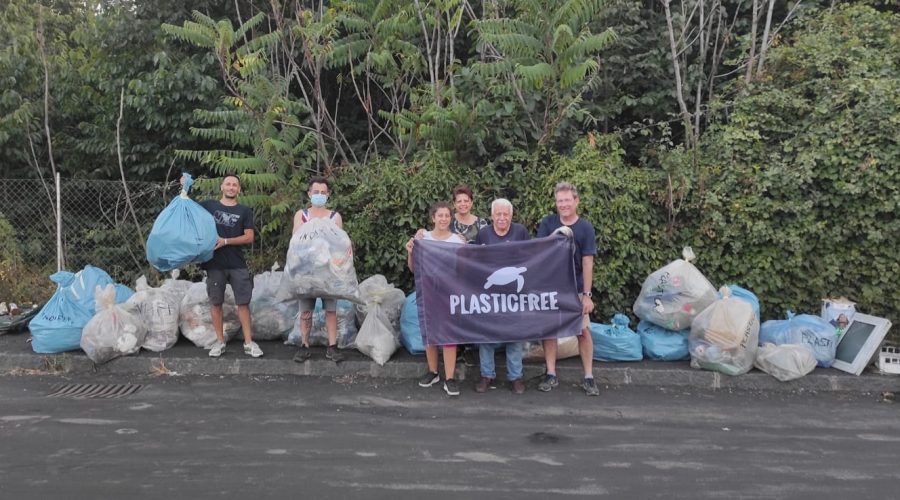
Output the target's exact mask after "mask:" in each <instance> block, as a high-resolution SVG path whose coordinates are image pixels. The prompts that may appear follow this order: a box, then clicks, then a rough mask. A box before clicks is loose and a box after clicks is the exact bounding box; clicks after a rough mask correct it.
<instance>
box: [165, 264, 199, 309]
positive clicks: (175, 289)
mask: <svg viewBox="0 0 900 500" xmlns="http://www.w3.org/2000/svg"><path fill="white" fill-rule="evenodd" d="M180 275H181V271H179V270H178V269H174V270H173V271H172V273H171V274H170V276H171V278H169V279H167V280H163V282H162V285H159V287H160V288H164V289H166V290H168V291H169V292H171V293H173V294H174V295H175V297H176V298H177V299H178V303H179V304H181V301H182V300H183V299H184V295H185V294H186V293H187V291H188V290H190V288H191V286H193V284H194V283H192V282H190V281H188V280H180V279H178V276H180Z"/></svg>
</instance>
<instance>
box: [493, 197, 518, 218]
mask: <svg viewBox="0 0 900 500" xmlns="http://www.w3.org/2000/svg"><path fill="white" fill-rule="evenodd" d="M501 208H508V209H509V214H510V215H512V212H513V206H512V203H510V201H509V200H507V199H506V198H497V199H496V200H494V201H492V202H491V215H493V214H494V212H496V211H497V210H499V209H501Z"/></svg>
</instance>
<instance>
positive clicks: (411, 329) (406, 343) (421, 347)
mask: <svg viewBox="0 0 900 500" xmlns="http://www.w3.org/2000/svg"><path fill="white" fill-rule="evenodd" d="M400 343H401V344H403V347H404V348H405V349H406V350H407V351H409V353H410V354H416V355H422V354H425V343H424V342H423V341H422V328H421V327H420V326H419V309H418V306H416V292H413V293H411V294H409V295H408V296H407V297H406V302H405V303H404V304H403V309H402V310H401V311H400Z"/></svg>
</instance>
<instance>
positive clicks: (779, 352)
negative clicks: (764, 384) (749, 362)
mask: <svg viewBox="0 0 900 500" xmlns="http://www.w3.org/2000/svg"><path fill="white" fill-rule="evenodd" d="M753 366H755V367H757V368H759V369H760V370H762V371H764V372H766V373H768V374H769V375H771V376H773V377H775V378H777V379H778V380H780V381H782V382H787V381H788V380H794V379H798V378H800V377H804V376H806V375H807V374H809V373H810V372H812V371H813V370H815V369H816V357H815V356H813V353H812V352H811V351H810V350H809V349H807V348H806V347H804V346H802V345H795V344H785V345H775V344H769V343H765V344H763V345H761V346H760V347H759V350H758V351H757V352H756V360H754V361H753Z"/></svg>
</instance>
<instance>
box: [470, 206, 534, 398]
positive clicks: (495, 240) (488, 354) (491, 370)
mask: <svg viewBox="0 0 900 500" xmlns="http://www.w3.org/2000/svg"><path fill="white" fill-rule="evenodd" d="M512 214H513V207H512V203H510V202H509V200H506V199H504V198H497V199H496V200H494V201H493V202H492V203H491V225H490V226H485V227H483V228H481V229H480V230H479V231H478V234H477V235H476V236H475V242H474V243H475V244H476V245H496V244H502V243H506V242H509V241H525V240H530V239H531V235H530V234H528V230H527V229H525V226H523V225H522V224H518V223H516V222H513V221H512ZM498 347H504V348H505V349H506V378H507V379H508V380H509V382H510V390H512V392H513V393H514V394H522V393H523V392H525V382H524V381H523V380H522V354H523V351H524V346H523V345H522V343H521V342H501V343H491V344H478V357H479V358H480V360H481V362H480V365H481V379H480V380H479V381H478V382H476V383H475V392H487V390H488V389H489V388H491V387H493V383H494V379H495V378H496V377H497V373H496V369H495V367H494V351H495V350H496V349H497V348H498Z"/></svg>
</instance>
